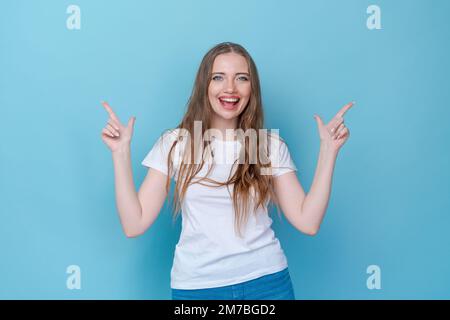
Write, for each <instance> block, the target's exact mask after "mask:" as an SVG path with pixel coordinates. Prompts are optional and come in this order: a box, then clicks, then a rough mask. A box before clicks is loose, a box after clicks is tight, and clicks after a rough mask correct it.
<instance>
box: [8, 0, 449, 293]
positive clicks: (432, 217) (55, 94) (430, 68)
mask: <svg viewBox="0 0 450 320" xmlns="http://www.w3.org/2000/svg"><path fill="white" fill-rule="evenodd" d="M71 4H75V5H78V6H79V7H80V9H81V29H80V30H69V29H68V28H67V27H66V20H67V18H68V17H69V16H70V14H68V13H66V9H67V7H68V6H69V5H71ZM371 4H376V5H378V6H379V7H380V8H381V25H382V29H381V30H369V29H368V28H367V26H366V20H367V18H368V17H369V14H368V13H367V12H366V9H367V7H368V6H369V5H371ZM0 10H1V12H2V18H1V19H0V26H1V34H0V110H1V111H0V112H1V113H0V116H1V140H0V141H1V142H0V156H1V158H0V161H1V162H0V175H1V176H0V197H1V204H0V210H1V221H0V254H1V256H0V259H1V260H0V298H3V299H11V298H25V299H50V298H53V299H170V268H171V265H172V257H173V251H174V248H175V244H176V242H177V241H178V237H179V232H180V222H181V221H180V219H179V220H178V221H177V224H176V225H175V227H172V225H171V218H170V211H169V210H168V207H167V205H166V206H165V208H164V210H163V212H162V213H161V214H160V216H159V218H158V219H157V221H156V222H155V224H154V225H153V226H152V227H151V228H150V229H149V230H148V231H147V232H146V233H145V234H144V235H143V236H141V237H139V238H134V239H128V238H126V237H125V235H124V234H123V231H122V229H121V226H120V222H119V219H118V214H117V211H116V207H115V197H114V175H113V165H112V159H111V154H110V151H109V149H107V147H106V146H105V145H104V144H103V142H102V141H101V139H100V133H101V130H102V128H103V126H104V125H105V123H106V120H107V114H106V112H105V110H104V109H103V108H102V106H101V105H100V101H101V100H103V99H105V100H107V101H109V102H110V104H111V105H112V106H113V108H114V109H115V111H116V112H117V114H118V115H119V117H120V118H121V119H122V121H126V120H128V119H129V117H131V116H133V115H135V116H136V117H137V119H136V125H135V135H134V139H133V143H132V161H133V173H134V178H135V184H136V187H138V186H140V184H141V182H142V180H143V178H144V176H145V174H146V168H145V167H143V166H141V164H140V162H141V161H142V159H143V158H144V156H145V155H146V154H147V152H148V151H149V149H150V148H151V146H152V144H153V142H154V141H155V139H156V138H157V137H158V135H159V134H160V133H161V132H162V130H164V129H165V128H170V127H173V126H174V125H176V124H177V123H178V121H179V120H180V119H181V117H182V115H183V112H184V110H185V105H186V102H187V99H188V97H189V94H190V92H191V89H192V85H193V81H194V76H195V72H196V71H197V68H198V65H199V63H200V60H201V58H202V57H203V55H204V54H205V53H206V52H207V50H208V49H209V48H211V47H212V46H213V45H215V44H217V43H219V42H222V41H233V42H237V43H240V44H242V45H243V46H244V47H246V48H247V49H248V51H249V52H250V54H251V55H252V56H253V58H254V60H255V62H256V64H257V66H258V68H259V72H260V77H261V81H262V90H263V99H264V107H265V116H266V126H267V127H268V128H279V129H280V134H281V135H282V136H283V137H284V138H285V139H286V140H287V142H288V144H289V147H290V149H291V153H292V156H293V158H294V161H295V163H296V164H297V166H298V168H299V172H298V176H299V179H300V181H301V183H302V185H303V187H304V188H305V190H306V191H307V190H309V188H310V185H311V181H312V178H313V175H314V171H315V166H316V161H317V155H318V150H319V137H318V132H317V127H316V122H315V120H314V119H313V115H314V113H317V114H319V115H320V116H322V118H323V119H324V120H325V121H329V120H330V118H331V117H332V116H333V115H334V114H335V113H336V112H337V111H338V110H339V109H340V108H341V107H342V106H343V105H344V104H345V103H347V102H349V101H352V100H355V101H356V105H355V106H354V108H352V109H351V110H350V111H349V112H348V113H347V114H346V118H345V119H346V125H347V126H348V127H349V129H350V132H351V136H350V139H349V140H348V141H347V143H346V144H345V145H344V147H343V148H342V150H341V152H340V154H339V156H338V161H337V164H336V167H335V173H334V178H333V188H332V195H331V199H330V203H329V207H328V211H327V215H326V217H325V220H324V222H323V225H322V228H321V230H320V232H319V234H318V235H317V236H315V237H308V236H306V235H303V234H301V233H299V232H298V231H296V230H295V229H294V228H293V227H292V226H291V225H290V224H289V223H288V222H287V220H286V219H285V218H284V217H283V220H281V221H279V220H278V217H277V215H276V213H275V212H273V215H272V217H273V220H274V225H273V227H274V229H275V231H276V234H277V236H278V237H279V239H280V241H281V243H282V247H283V248H284V250H285V253H286V255H287V258H288V261H289V268H290V272H291V277H292V280H293V282H294V289H295V292H296V296H297V298H298V299H318V298H322V299H418V298H424V299H431V298H438V299H440V298H447V299H448V298H450V275H449V271H450V258H449V250H448V245H449V244H450V235H449V232H448V231H449V223H450V217H449V213H450V203H449V202H450V201H449V181H450V170H449V166H448V164H449V162H450V159H449V158H450V152H449V151H450V148H449V143H448V139H449V137H450V126H449V125H448V120H449V116H450V112H449V101H450V90H449V77H450V76H449V75H450V65H449V58H448V57H449V56H450V48H449V42H448V39H450V27H449V24H450V22H449V20H448V14H449V12H450V2H449V1H446V0H435V1H432V2H430V1H425V0H422V1H419V0H417V1H411V0H408V1H406V0H403V1H381V0H377V1H364V0H346V1H334V0H329V1H317V0H315V1H312V0H311V1H260V0H258V1H256V0H255V1H237V0H230V1H227V2H223V1H206V0H203V1H193V0H191V1H158V2H156V1H99V0H96V1H87V0H79V1H17V0H14V1H12V0H11V1H2V4H1V7H0ZM70 265H78V266H79V267H80V268H81V286H82V287H81V290H69V289H68V288H67V287H66V279H67V278H68V277H69V275H68V274H67V273H66V268H67V267H68V266H70ZM370 265H377V266H379V267H380V268H381V285H382V287H381V289H379V290H377V289H374V290H369V289H368V287H367V285H366V280H367V278H368V277H369V274H367V273H366V269H367V267H368V266H370Z"/></svg>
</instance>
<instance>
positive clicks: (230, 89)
mask: <svg viewBox="0 0 450 320" xmlns="http://www.w3.org/2000/svg"><path fill="white" fill-rule="evenodd" d="M235 89H236V83H235V82H234V79H233V78H228V79H227V80H226V83H225V91H226V92H227V93H234V91H235Z"/></svg>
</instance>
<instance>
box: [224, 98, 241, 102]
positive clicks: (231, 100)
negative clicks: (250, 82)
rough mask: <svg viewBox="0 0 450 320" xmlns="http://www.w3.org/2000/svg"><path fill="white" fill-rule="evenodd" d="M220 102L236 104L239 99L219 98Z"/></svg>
mask: <svg viewBox="0 0 450 320" xmlns="http://www.w3.org/2000/svg"><path fill="white" fill-rule="evenodd" d="M221 100H223V101H226V102H237V101H238V100H239V99H238V98H221Z"/></svg>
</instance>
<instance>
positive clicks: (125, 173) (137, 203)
mask: <svg viewBox="0 0 450 320" xmlns="http://www.w3.org/2000/svg"><path fill="white" fill-rule="evenodd" d="M103 106H104V107H105V109H106V110H107V112H108V113H109V115H110V118H109V121H108V124H107V126H106V127H105V128H104V129H103V131H102V140H103V141H104V142H105V144H106V145H107V146H108V147H109V148H110V150H111V153H112V158H113V164H114V177H115V193H116V206H117V210H118V212H119V217H120V222H121V224H122V227H123V230H124V232H125V234H126V236H127V237H137V236H139V235H141V234H143V233H144V232H145V231H146V230H147V229H148V228H149V227H150V226H151V225H152V224H153V222H154V221H155V220H156V218H157V216H158V215H159V212H160V211H161V208H162V206H163V204H164V201H165V199H166V196H167V192H166V188H165V185H166V179H167V176H166V175H165V174H163V173H162V172H159V171H158V170H155V169H153V168H150V169H149V170H148V173H147V176H146V177H145V179H144V181H143V182H142V185H141V187H140V189H139V192H136V190H135V185H134V181H133V171H132V166H131V151H130V150H131V148H130V144H131V137H132V135H133V127H134V121H135V118H134V117H132V118H131V119H130V120H129V121H128V124H127V126H126V127H125V126H123V125H122V124H121V123H120V120H119V119H118V117H117V116H116V115H115V113H114V112H113V111H112V109H111V107H110V106H109V105H108V104H107V103H106V102H104V103H103Z"/></svg>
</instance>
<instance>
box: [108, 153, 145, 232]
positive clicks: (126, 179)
mask: <svg viewBox="0 0 450 320" xmlns="http://www.w3.org/2000/svg"><path fill="white" fill-rule="evenodd" d="M112 157H113V163H114V176H115V192H116V205H117V210H118V211H119V217H120V221H121V223H122V227H123V229H124V231H125V233H126V234H127V236H130V235H135V234H137V233H139V230H140V228H141V220H142V219H141V217H142V208H141V204H140V202H139V198H138V195H137V192H136V190H135V186H134V181H133V171H132V166H131V152H130V147H129V146H128V147H126V148H124V149H121V150H118V151H115V152H113V153H112Z"/></svg>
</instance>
